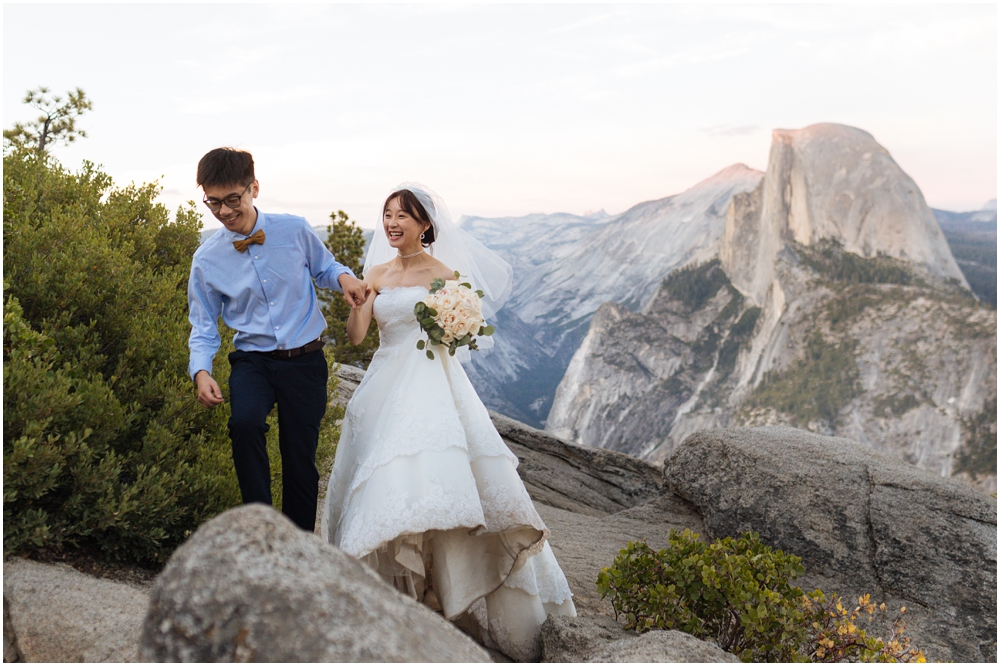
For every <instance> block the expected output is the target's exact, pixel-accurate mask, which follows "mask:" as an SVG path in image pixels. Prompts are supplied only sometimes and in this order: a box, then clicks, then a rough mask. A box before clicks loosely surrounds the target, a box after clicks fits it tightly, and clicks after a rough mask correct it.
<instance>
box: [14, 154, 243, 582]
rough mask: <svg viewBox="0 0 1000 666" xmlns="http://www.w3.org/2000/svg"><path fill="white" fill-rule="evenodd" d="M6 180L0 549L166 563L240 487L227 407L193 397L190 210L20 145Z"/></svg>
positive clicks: (195, 225)
mask: <svg viewBox="0 0 1000 666" xmlns="http://www.w3.org/2000/svg"><path fill="white" fill-rule="evenodd" d="M3 178H4V202H3V203H4V217H3V240H4V243H3V258H4V332H3V373H4V405H3V454H4V461H3V468H4V469H3V473H4V479H3V491H4V492H3V495H4V498H3V501H4V505H3V507H4V555H5V556H6V555H8V554H10V553H12V552H19V553H27V552H30V551H34V550H43V549H49V550H52V549H58V548H60V547H66V546H74V545H76V546H88V547H93V548H97V549H99V550H100V551H102V552H103V554H104V556H105V557H107V558H109V559H120V560H130V561H139V562H147V563H156V562H162V561H164V560H165V559H166V557H167V556H169V554H170V552H171V551H172V550H173V548H174V547H175V546H176V545H177V544H178V543H180V542H181V541H182V540H183V539H184V538H185V536H186V535H187V534H188V533H190V531H192V530H193V529H195V528H196V527H197V526H198V525H199V524H200V523H201V522H202V521H203V520H205V519H207V518H209V517H211V516H213V515H215V514H216V513H218V512H220V511H222V510H224V509H226V508H228V507H230V506H233V505H235V504H237V503H238V502H239V501H240V494H239V488H238V486H237V483H236V478H235V474H234V472H233V469H232V461H231V452H230V444H229V439H228V434H227V429H226V422H227V420H228V418H229V410H228V407H226V408H224V409H220V408H216V409H214V410H206V409H203V408H201V407H200V406H199V405H198V404H197V403H196V401H195V392H194V390H193V387H192V383H191V380H190V379H189V378H188V376H187V360H188V350H187V337H188V333H189V331H190V325H189V324H188V321H187V296H186V288H187V277H188V272H189V270H190V262H191V256H192V254H193V253H194V251H195V249H196V248H197V246H198V242H199V228H200V227H201V221H200V216H199V215H198V214H197V213H196V212H195V210H194V208H193V204H189V205H188V206H187V207H181V208H180V209H179V210H178V211H177V215H176V219H175V221H173V222H171V221H170V220H169V216H168V213H167V210H166V209H165V208H164V207H163V206H162V205H160V204H157V203H155V198H156V195H157V194H158V186H157V185H155V184H148V185H129V186H127V187H115V186H114V184H113V183H112V180H111V178H110V177H109V176H108V175H106V174H104V173H102V172H101V171H100V170H99V169H97V168H95V167H94V166H93V165H92V164H90V163H84V165H83V168H82V169H81V170H80V171H79V172H78V173H70V172H67V171H66V170H64V169H63V168H62V167H61V166H60V165H59V164H58V163H57V162H56V161H54V160H53V159H52V158H51V157H50V156H49V155H47V154H44V153H43V154H39V153H38V151H36V150H33V149H31V148H30V147H24V148H16V149H14V150H11V151H10V152H9V153H8V154H6V155H5V156H4V173H3ZM227 342H228V341H227ZM225 344H226V343H224V348H223V350H222V352H221V353H220V358H224V357H223V356H222V355H221V354H222V353H225V351H226V349H225ZM231 348H232V347H231V346H230V347H229V349H231ZM217 365H220V366H222V365H227V364H225V362H224V361H223V362H222V363H219V364H217ZM226 370H227V371H228V367H226ZM217 379H218V380H220V384H222V386H225V385H226V384H225V376H224V375H223V376H219V375H217Z"/></svg>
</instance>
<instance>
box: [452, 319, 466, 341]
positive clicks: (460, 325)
mask: <svg viewBox="0 0 1000 666" xmlns="http://www.w3.org/2000/svg"><path fill="white" fill-rule="evenodd" d="M451 330H452V331H453V333H454V334H455V339H456V340H461V339H462V338H464V337H465V335H466V333H468V332H469V324H468V322H466V321H465V320H463V319H457V318H456V321H455V324H454V325H453V326H452V328H451Z"/></svg>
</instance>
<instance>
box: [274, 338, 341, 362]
mask: <svg viewBox="0 0 1000 666" xmlns="http://www.w3.org/2000/svg"><path fill="white" fill-rule="evenodd" d="M325 344H326V343H325V342H323V340H322V339H321V338H317V339H315V340H313V341H312V342H310V343H308V344H304V345H302V346H301V347H296V348H295V349H275V350H274V351H267V352H257V353H258V354H263V355H264V356H270V357H271V358H280V359H284V358H295V357H296V356H302V355H303V354H308V353H309V352H314V351H316V350H317V349H322V348H323V345H325Z"/></svg>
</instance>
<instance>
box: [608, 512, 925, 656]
mask: <svg viewBox="0 0 1000 666" xmlns="http://www.w3.org/2000/svg"><path fill="white" fill-rule="evenodd" d="M669 542H670V547H669V548H667V549H664V550H661V551H659V552H654V551H653V550H652V549H651V548H649V546H647V545H646V544H645V543H641V542H640V543H636V542H632V543H629V544H628V546H627V547H626V548H625V549H623V550H622V551H621V553H620V554H619V556H618V557H617V558H616V559H615V562H614V564H613V565H612V566H610V567H605V568H604V569H603V570H602V571H601V573H600V575H599V576H598V579H597V588H598V591H599V592H600V593H601V596H602V598H604V597H607V596H609V595H610V596H611V599H612V605H613V607H614V609H615V614H616V615H617V616H619V617H621V616H624V618H625V627H626V628H627V629H635V630H638V631H640V632H643V631H648V630H650V629H676V630H679V631H684V632H687V633H689V634H692V635H694V636H697V637H698V638H701V639H706V640H714V641H716V642H717V643H718V644H719V646H720V647H722V648H723V649H724V650H727V651H729V652H732V653H734V654H736V655H737V656H739V657H740V659H742V660H743V661H786V662H790V661H843V660H848V661H920V660H922V659H923V654H922V653H920V652H918V651H916V650H910V649H909V640H908V639H907V638H904V637H903V632H904V631H905V623H903V622H902V621H901V620H898V619H897V620H895V621H894V622H893V624H892V628H891V630H890V636H889V638H888V639H880V638H875V637H872V636H870V635H869V634H868V632H866V631H865V630H864V629H860V628H859V626H858V624H859V622H860V618H861V616H863V615H865V614H867V617H868V619H870V620H872V621H874V620H875V619H876V618H875V617H874V615H875V612H876V609H875V606H874V605H873V604H871V603H870V600H869V599H868V598H867V597H863V598H862V599H860V600H859V602H864V603H863V604H861V603H859V606H858V607H857V608H856V609H855V610H854V611H853V612H847V611H846V609H844V608H843V605H842V602H841V600H840V599H839V598H838V597H837V596H836V595H833V596H831V597H829V598H828V597H827V596H825V595H824V594H823V593H822V592H820V591H819V590H817V591H816V592H813V593H810V594H803V592H802V590H800V589H799V588H798V587H794V586H793V585H792V581H793V580H794V579H795V578H797V577H798V576H800V575H801V574H802V573H803V572H804V568H803V567H802V560H801V558H799V557H796V556H794V555H788V554H785V553H783V552H782V551H780V550H778V551H775V550H773V549H772V548H770V547H769V546H766V545H765V544H763V543H761V541H760V536H759V535H758V534H756V533H754V532H750V533H747V534H744V535H742V536H741V537H739V538H738V539H733V538H730V537H727V538H724V539H719V540H716V541H714V542H713V543H711V544H708V543H704V542H702V541H700V540H699V539H698V535H697V534H692V533H691V532H690V530H685V531H684V532H683V533H679V532H677V531H674V530H671V533H670V537H669ZM880 610H881V613H882V614H883V618H884V615H885V611H886V609H885V606H884V604H883V605H882V606H881V607H880ZM905 610H906V609H905V608H904V609H903V610H902V612H905Z"/></svg>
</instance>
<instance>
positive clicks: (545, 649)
mask: <svg viewBox="0 0 1000 666" xmlns="http://www.w3.org/2000/svg"><path fill="white" fill-rule="evenodd" d="M542 661H543V662H577V663H579V662H589V663H719V662H723V663H730V662H737V663H738V662H739V659H738V658H737V657H736V656H735V655H733V654H730V653H728V652H726V651H724V650H722V649H721V648H720V647H719V646H718V645H716V644H715V643H712V642H709V641H703V640H700V639H698V638H695V637H694V636H691V635H690V634H685V633H683V632H680V631H650V632H647V633H645V634H637V633H635V632H633V631H625V630H624V629H622V627H621V626H620V625H619V624H618V623H617V622H615V621H614V620H612V619H611V618H609V617H602V616H596V617H554V616H553V617H550V618H549V619H548V620H546V622H545V624H544V625H542Z"/></svg>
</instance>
